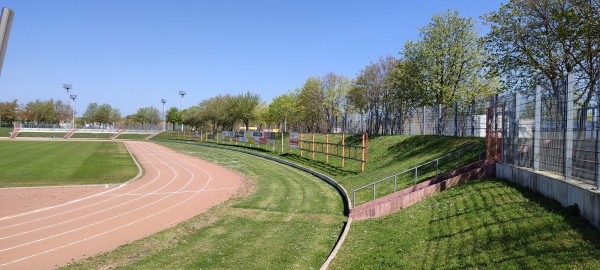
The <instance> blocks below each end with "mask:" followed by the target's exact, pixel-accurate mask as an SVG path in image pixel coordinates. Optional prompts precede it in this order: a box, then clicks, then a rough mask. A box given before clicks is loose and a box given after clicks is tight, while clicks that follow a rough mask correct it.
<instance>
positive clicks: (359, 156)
mask: <svg viewBox="0 0 600 270" xmlns="http://www.w3.org/2000/svg"><path fill="white" fill-rule="evenodd" d="M306 137H308V138H310V139H307V138H306ZM361 141H362V144H361V145H349V144H346V134H343V133H342V141H341V143H333V142H329V134H325V141H324V142H323V141H316V140H315V134H314V133H312V134H300V139H299V140H298V141H297V142H298V144H299V149H300V156H302V155H303V152H304V151H307V152H310V153H312V159H313V160H314V159H315V154H324V155H325V162H326V163H329V156H335V157H339V158H341V160H342V168H344V166H345V162H346V160H354V161H359V162H360V163H361V166H360V170H361V171H363V172H364V171H365V163H366V162H367V161H368V155H369V154H368V152H369V151H368V150H369V136H368V135H367V134H366V133H363V134H362V139H361Z"/></svg>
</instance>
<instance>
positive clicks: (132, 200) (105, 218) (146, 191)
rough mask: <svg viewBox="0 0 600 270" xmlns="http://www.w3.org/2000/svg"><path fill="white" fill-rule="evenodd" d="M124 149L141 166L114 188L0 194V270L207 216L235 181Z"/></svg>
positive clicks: (82, 252) (165, 155) (203, 165)
mask: <svg viewBox="0 0 600 270" xmlns="http://www.w3.org/2000/svg"><path fill="white" fill-rule="evenodd" d="M125 145H126V146H127V147H128V148H129V149H130V151H131V152H132V153H133V154H134V155H135V157H136V159H137V160H138V162H139V163H140V165H141V166H142V167H143V170H144V174H143V176H142V177H141V178H139V179H137V180H135V181H131V182H128V183H126V184H122V185H109V186H94V187H86V186H80V187H60V188H15V189H0V269H53V268H56V267H58V266H62V265H65V264H67V263H69V262H72V261H78V260H81V259H83V258H86V257H89V256H93V255H96V254H99V253H102V252H105V251H108V250H112V249H114V248H116V247H118V246H120V245H122V244H125V243H128V242H131V241H134V240H136V239H140V238H143V237H145V236H148V235H151V234H153V233H155V232H157V231H160V230H162V229H165V228H169V227H172V226H174V225H176V224H177V223H179V222H181V221H184V220H186V219H189V218H191V217H193V216H196V215H198V214H200V213H203V212H205V211H207V210H208V209H209V208H210V207H212V206H214V205H217V204H219V203H221V202H223V201H225V200H227V199H228V198H229V197H231V196H232V195H233V194H235V193H236V191H237V190H238V188H239V187H240V186H241V182H242V178H241V176H240V175H238V174H236V173H234V172H232V171H230V170H228V169H225V168H223V167H220V166H217V165H215V164H212V163H209V162H206V161H203V160H200V159H197V158H194V157H191V156H188V155H185V154H181V153H178V152H176V151H173V150H171V149H169V148H166V147H163V146H160V145H157V144H154V143H151V142H140V141H128V142H125Z"/></svg>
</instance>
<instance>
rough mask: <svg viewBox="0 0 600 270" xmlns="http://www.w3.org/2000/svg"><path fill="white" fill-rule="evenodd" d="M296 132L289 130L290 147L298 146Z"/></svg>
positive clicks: (295, 147)
mask: <svg viewBox="0 0 600 270" xmlns="http://www.w3.org/2000/svg"><path fill="white" fill-rule="evenodd" d="M298 138H299V136H298V132H290V148H292V149H297V148H298Z"/></svg>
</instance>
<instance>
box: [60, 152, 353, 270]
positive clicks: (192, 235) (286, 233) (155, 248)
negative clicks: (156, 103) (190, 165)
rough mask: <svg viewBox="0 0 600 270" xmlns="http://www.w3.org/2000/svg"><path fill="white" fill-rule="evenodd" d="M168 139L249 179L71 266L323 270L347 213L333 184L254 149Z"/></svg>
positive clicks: (95, 267) (79, 267) (71, 267)
mask: <svg viewBox="0 0 600 270" xmlns="http://www.w3.org/2000/svg"><path fill="white" fill-rule="evenodd" d="M164 145H166V146H169V147H171V148H174V149H176V150H179V151H182V152H185V153H188V154H190V155H193V156H197V157H199V158H202V159H205V160H209V161H212V162H214V163H216V164H219V165H221V166H224V167H227V168H231V169H233V170H235V171H238V172H240V173H242V174H243V175H244V176H245V178H246V181H247V184H248V185H246V186H245V187H244V188H243V190H242V192H241V193H240V194H238V195H237V196H235V197H234V198H233V199H231V200H229V201H227V202H225V203H223V204H221V205H219V206H216V207H214V208H212V209H211V210H210V211H209V212H207V213H204V214H201V215H199V216H196V217H194V218H192V219H191V220H188V221H185V222H183V223H181V224H179V225H177V226H176V227H174V228H170V229H167V230H164V231H162V232H159V233H157V234H154V235H152V236H149V237H147V238H144V239H141V240H138V241H135V242H133V243H130V244H127V245H123V246H121V247H119V248H118V249H116V250H115V251H113V252H108V253H105V254H103V255H100V256H96V257H92V258H90V259H88V260H85V261H82V262H80V263H76V264H74V265H72V266H70V267H69V268H67V269H102V268H114V267H118V268H119V269H164V268H165V267H167V268H169V269H311V268H312V269H316V268H319V267H320V266H321V265H322V264H323V262H324V261H325V259H326V258H327V256H328V255H329V252H330V251H331V249H332V248H333V246H334V245H335V242H336V240H337V238H338V237H339V235H340V233H341V229H342V227H343V222H344V221H345V220H346V217H344V215H343V210H344V209H343V205H342V201H341V199H340V197H339V194H338V193H337V191H336V190H335V189H334V188H333V187H331V186H329V185H328V184H327V183H325V182H323V181H322V180H320V179H317V178H315V177H313V176H311V175H309V174H306V173H304V172H301V171H299V170H296V169H293V168H290V167H287V166H283V165H281V164H278V163H275V162H273V161H269V160H266V159H262V158H258V157H254V156H250V155H247V154H242V153H238V152H233V151H228V150H221V149H209V148H206V147H200V146H194V145H185V144H178V143H164ZM250 184H253V185H250Z"/></svg>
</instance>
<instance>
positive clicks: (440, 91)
mask: <svg viewBox="0 0 600 270" xmlns="http://www.w3.org/2000/svg"><path fill="white" fill-rule="evenodd" d="M481 19H482V20H483V22H484V23H485V24H487V25H488V26H489V29H490V30H489V32H488V33H487V34H486V35H484V36H482V35H481V34H480V31H479V29H478V28H477V25H476V21H475V20H474V19H473V18H467V17H461V16H460V14H459V13H458V12H456V11H450V10H448V11H445V12H442V13H439V14H434V15H433V16H432V18H431V20H430V22H429V23H428V24H427V25H425V26H423V27H421V28H419V38H418V39H417V40H410V41H407V42H406V43H405V44H404V45H403V46H401V50H400V52H399V54H398V55H397V56H381V57H379V59H377V60H376V61H371V62H370V63H369V64H368V65H366V66H365V67H364V68H362V69H361V70H360V71H358V73H357V74H356V76H355V77H353V78H351V77H348V76H345V75H340V74H335V73H334V72H329V73H326V74H323V75H319V76H310V77H308V78H307V79H306V81H305V82H304V84H302V85H300V86H298V87H296V88H295V89H291V90H288V91H287V92H286V93H284V94H281V95H279V96H276V97H275V98H274V99H273V100H272V101H271V102H270V103H268V104H267V103H266V102H265V101H263V100H261V98H260V95H259V94H257V93H252V92H250V91H248V92H242V93H239V94H220V95H217V96H215V97H211V98H209V99H206V100H201V101H199V102H198V103H197V104H196V105H194V106H191V107H189V108H186V109H184V110H179V109H177V108H176V107H171V108H169V110H168V112H167V113H166V120H167V122H169V123H173V124H174V126H175V124H180V123H183V124H185V125H187V126H188V127H193V128H196V129H203V130H211V131H219V130H234V129H237V128H238V127H240V126H241V127H243V128H246V129H247V128H248V127H249V126H256V127H258V128H260V129H262V128H279V129H283V130H288V131H301V132H335V131H346V130H347V125H348V123H349V118H350V116H351V115H359V116H360V117H361V122H363V123H364V130H363V132H368V133H371V134H402V133H404V132H405V130H403V129H404V126H405V125H404V124H405V122H406V121H407V119H408V118H409V117H410V114H411V112H413V111H414V110H415V109H416V108H421V107H424V106H428V107H429V108H433V110H434V112H435V113H436V114H437V116H438V117H437V119H438V123H437V125H438V126H439V128H438V132H441V131H442V130H443V126H444V125H445V123H446V122H447V121H446V118H447V117H448V115H450V114H452V113H454V112H455V111H456V110H457V109H458V108H460V110H469V108H470V105H469V104H471V103H472V102H473V101H474V100H482V99H484V100H485V99H489V98H490V97H492V96H493V95H496V94H499V93H502V92H505V91H516V90H517V89H531V88H532V87H533V86H534V85H535V84H539V83H546V84H548V85H549V88H550V89H553V91H554V92H555V93H556V95H558V94H559V90H560V89H559V85H560V83H561V78H563V77H564V75H566V74H567V73H576V74H578V75H580V77H581V78H583V79H582V80H583V85H584V87H582V90H581V91H579V92H578V93H577V95H576V99H577V102H579V103H580V104H583V105H585V106H587V105H588V104H589V103H590V102H592V100H594V97H595V96H596V95H597V94H598V90H597V89H598V79H599V77H600V52H599V50H600V46H599V45H600V44H599V43H600V25H599V24H600V0H512V1H510V2H508V3H507V4H503V5H501V7H499V9H498V10H496V11H493V12H490V13H489V14H485V15H482V16H481ZM30 103H31V104H30ZM30 103H27V105H25V106H22V107H21V108H20V109H17V107H19V106H17V105H16V101H11V102H2V103H0V120H2V121H16V120H20V121H37V122H47V121H48V122H52V121H60V120H61V119H62V118H64V116H65V114H67V113H68V109H69V107H68V104H64V103H62V102H61V101H54V100H50V101H39V100H36V101H35V102H30ZM44 104H45V105H44ZM48 104H53V106H54V107H53V109H49V108H50V107H51V106H48ZM90 106H91V107H92V108H90ZM90 106H88V110H87V111H86V113H84V114H83V117H82V120H83V119H85V120H86V121H91V122H98V123H108V122H115V121H123V119H122V118H121V117H120V114H119V113H118V110H117V109H114V108H110V105H107V104H102V105H98V104H95V103H94V105H93V106H92V104H90ZM11 108H12V109H11ZM38 111H41V112H38ZM88 111H89V112H90V113H87V112H88ZM582 113H584V112H583V110H582ZM160 116H161V114H160V112H159V111H158V109H157V108H155V107H147V108H140V109H138V111H137V112H136V114H134V115H131V116H128V117H125V119H127V121H132V122H134V123H148V124H153V123H159V122H160V121H161V117H160ZM581 118H585V117H581Z"/></svg>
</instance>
